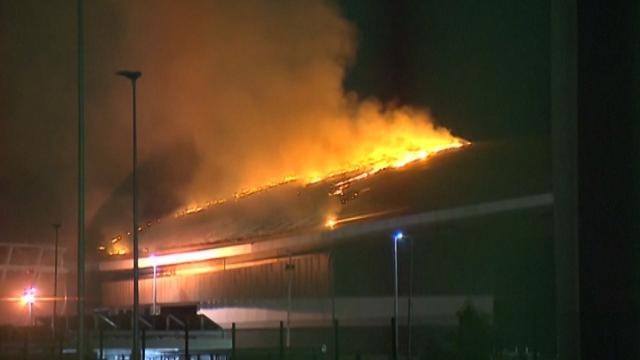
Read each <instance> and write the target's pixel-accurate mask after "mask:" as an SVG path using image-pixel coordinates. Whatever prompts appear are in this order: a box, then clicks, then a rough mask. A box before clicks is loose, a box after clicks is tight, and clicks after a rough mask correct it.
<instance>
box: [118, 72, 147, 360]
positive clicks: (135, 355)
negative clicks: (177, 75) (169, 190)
mask: <svg viewBox="0 0 640 360" xmlns="http://www.w3.org/2000/svg"><path fill="white" fill-rule="evenodd" d="M116 75H118V76H124V77H125V78H127V79H129V80H130V81H131V89H132V96H133V126H132V130H133V131H132V133H133V149H132V150H133V154H132V157H133V171H132V174H131V181H132V185H133V186H132V187H133V196H132V198H133V204H132V205H133V230H132V234H133V310H132V318H133V324H132V328H133V329H132V330H133V331H132V332H133V334H132V337H133V347H132V349H131V357H132V359H133V360H138V359H140V345H139V343H138V342H139V338H138V334H139V332H140V329H139V327H140V326H139V324H138V312H139V307H140V298H139V296H140V295H139V292H138V279H139V277H140V270H139V269H138V257H139V255H138V181H137V174H136V168H137V162H138V140H137V133H136V131H137V128H136V126H137V124H136V80H138V78H139V77H140V76H142V73H141V72H140V71H130V70H121V71H118V72H117V73H116Z"/></svg>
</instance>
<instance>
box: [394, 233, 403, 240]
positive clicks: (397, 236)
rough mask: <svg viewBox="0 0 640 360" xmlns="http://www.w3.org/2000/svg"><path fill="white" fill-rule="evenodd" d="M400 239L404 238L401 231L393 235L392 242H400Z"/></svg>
mask: <svg viewBox="0 0 640 360" xmlns="http://www.w3.org/2000/svg"><path fill="white" fill-rule="evenodd" d="M402 238H404V234H403V233H402V231H398V232H396V233H395V234H394V235H393V240H395V241H399V240H402Z"/></svg>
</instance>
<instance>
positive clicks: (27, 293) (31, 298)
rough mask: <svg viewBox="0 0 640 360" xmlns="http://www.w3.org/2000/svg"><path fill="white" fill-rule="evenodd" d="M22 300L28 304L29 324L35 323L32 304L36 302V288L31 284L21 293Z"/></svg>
mask: <svg viewBox="0 0 640 360" xmlns="http://www.w3.org/2000/svg"><path fill="white" fill-rule="evenodd" d="M22 302H23V303H24V304H25V305H27V306H29V324H30V325H31V326H33V325H35V323H34V321H33V304H34V303H35V302H36V289H34V288H33V286H31V287H30V288H28V289H25V290H24V292H23V293H22Z"/></svg>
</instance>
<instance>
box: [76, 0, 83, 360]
mask: <svg viewBox="0 0 640 360" xmlns="http://www.w3.org/2000/svg"><path fill="white" fill-rule="evenodd" d="M77 21H78V30H77V31H78V39H77V40H78V260H77V263H78V269H77V272H78V302H77V305H78V333H77V334H78V337H77V338H78V342H77V348H76V354H77V355H78V359H79V360H81V359H83V358H84V353H85V343H84V340H85V339H84V335H85V334H84V301H85V297H84V290H85V289H84V280H85V279H84V275H85V274H84V258H85V254H84V252H85V238H84V237H85V233H84V230H85V229H84V227H85V224H84V215H85V214H84V212H85V209H84V206H85V204H84V200H85V199H84V195H85V194H84V192H85V189H84V187H85V183H84V182H85V174H84V165H85V164H84V161H85V156H84V155H85V154H84V132H85V118H84V117H85V98H84V95H85V94H84V92H85V74H84V0H78V2H77Z"/></svg>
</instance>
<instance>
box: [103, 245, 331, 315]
mask: <svg viewBox="0 0 640 360" xmlns="http://www.w3.org/2000/svg"><path fill="white" fill-rule="evenodd" d="M288 261H289V259H288V258H280V259H277V260H276V261H274V262H271V263H267V264H262V265H256V266H250V267H242V268H236V269H227V270H221V271H215V272H209V273H204V274H197V275H169V276H166V273H163V275H162V276H158V278H157V280H156V281H157V282H156V286H157V301H158V303H159V304H163V303H164V304H169V303H174V304H175V303H203V302H225V301H228V300H231V299H234V300H236V299H237V300H249V299H262V298H284V297H286V296H287V285H288V279H289V278H288V276H289V273H287V271H286V270H285V265H286V264H287V263H288ZM291 262H292V263H293V264H294V269H293V271H291V273H290V274H291V276H292V279H291V281H292V295H293V296H294V297H323V296H327V295H328V294H329V271H328V269H329V257H328V255H326V254H313V255H305V256H299V257H293V258H292V259H291ZM152 287H153V278H145V279H140V303H141V304H150V303H151V302H152ZM102 299H103V305H104V306H108V307H129V306H131V303H132V299H133V295H132V283H131V281H130V280H119V281H108V282H104V283H103V284H102Z"/></svg>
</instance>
